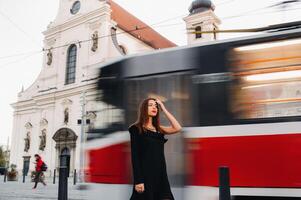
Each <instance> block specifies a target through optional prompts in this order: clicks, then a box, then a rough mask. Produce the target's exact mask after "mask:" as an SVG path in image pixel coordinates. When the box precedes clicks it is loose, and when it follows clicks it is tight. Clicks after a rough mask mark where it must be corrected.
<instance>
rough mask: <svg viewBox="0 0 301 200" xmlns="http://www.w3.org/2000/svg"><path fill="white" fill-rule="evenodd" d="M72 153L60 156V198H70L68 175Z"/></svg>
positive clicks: (60, 199)
mask: <svg viewBox="0 0 301 200" xmlns="http://www.w3.org/2000/svg"><path fill="white" fill-rule="evenodd" d="M68 159H70V155H68V154H64V153H63V154H62V155H61V156H60V171H59V195H58V200H68V176H69V174H68V173H69V169H68V166H67V161H68Z"/></svg>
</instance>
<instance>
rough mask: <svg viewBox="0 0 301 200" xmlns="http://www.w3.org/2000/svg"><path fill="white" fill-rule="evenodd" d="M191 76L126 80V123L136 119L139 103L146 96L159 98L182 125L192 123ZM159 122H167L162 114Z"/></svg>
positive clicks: (165, 76)
mask: <svg viewBox="0 0 301 200" xmlns="http://www.w3.org/2000/svg"><path fill="white" fill-rule="evenodd" d="M190 77H191V76H190V75H164V76H163V75H162V76H150V77H143V78H137V79H129V80H127V81H126V83H125V85H126V96H127V109H126V110H127V114H126V116H127V117H126V120H127V124H132V123H134V122H135V121H136V119H137V108H138V105H139V103H140V102H141V101H142V100H143V99H145V98H148V97H155V98H159V99H161V100H162V101H163V102H164V104H165V105H166V107H167V108H168V109H170V110H172V113H173V114H174V115H175V117H176V118H177V119H178V120H179V121H180V123H181V124H182V126H189V125H191V124H192V117H191V113H192V112H191V106H192V103H191V101H192V100H191V78H190ZM161 119H162V120H161V123H162V124H163V125H164V124H167V119H166V118H165V117H164V115H162V118H161Z"/></svg>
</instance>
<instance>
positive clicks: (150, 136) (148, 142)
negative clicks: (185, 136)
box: [129, 125, 174, 200]
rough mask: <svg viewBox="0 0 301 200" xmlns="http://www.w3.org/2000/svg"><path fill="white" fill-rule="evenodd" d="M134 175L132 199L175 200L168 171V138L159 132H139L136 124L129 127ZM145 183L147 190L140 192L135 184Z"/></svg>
mask: <svg viewBox="0 0 301 200" xmlns="http://www.w3.org/2000/svg"><path fill="white" fill-rule="evenodd" d="M129 132H130V136H131V154H132V166H133V175H134V186H133V193H132V196H131V199H130V200H174V197H173V195H172V193H171V190H170V185H169V182H168V177H167V173H166V163H165V156H164V143H165V142H166V141H167V139H165V138H164V135H163V134H161V133H158V132H153V131H146V132H143V133H139V129H138V127H136V126H134V125H133V126H131V127H130V128H129ZM139 183H144V188H145V191H144V192H143V193H138V192H137V191H136V190H135V185H136V184H139Z"/></svg>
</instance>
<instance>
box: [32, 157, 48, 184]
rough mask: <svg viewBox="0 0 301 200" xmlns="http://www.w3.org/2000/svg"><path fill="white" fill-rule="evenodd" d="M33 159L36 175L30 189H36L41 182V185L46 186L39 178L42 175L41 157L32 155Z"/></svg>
mask: <svg viewBox="0 0 301 200" xmlns="http://www.w3.org/2000/svg"><path fill="white" fill-rule="evenodd" d="M34 157H35V159H36V163H35V164H36V175H35V179H34V182H35V184H34V186H33V188H32V189H36V188H37V185H38V182H39V181H41V182H42V183H43V185H44V186H46V183H45V182H44V180H43V179H42V178H41V177H42V175H43V171H42V165H43V160H42V158H41V156H39V155H38V154H35V155H34Z"/></svg>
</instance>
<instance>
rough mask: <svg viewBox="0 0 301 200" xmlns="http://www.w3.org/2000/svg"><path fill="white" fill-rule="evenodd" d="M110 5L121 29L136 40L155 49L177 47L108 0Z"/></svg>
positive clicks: (112, 15) (114, 18) (113, 16)
mask: <svg viewBox="0 0 301 200" xmlns="http://www.w3.org/2000/svg"><path fill="white" fill-rule="evenodd" d="M108 3H109V4H110V6H111V9H112V13H111V17H112V19H113V20H114V21H115V22H117V26H118V27H119V28H120V29H122V30H124V31H126V32H128V33H129V34H131V35H132V36H134V37H135V38H137V39H139V40H141V41H143V42H144V43H146V44H148V45H149V46H151V47H153V48H155V49H159V48H160V49H163V48H169V47H175V46H177V45H176V44H174V43H173V42H171V41H169V40H168V39H166V38H165V37H163V36H162V35H160V34H159V33H158V32H156V31H155V30H154V29H152V28H151V27H149V26H148V25H147V24H145V23H144V22H142V21H141V20H139V19H138V18H137V17H135V16H134V15H132V14H130V13H129V12H128V11H126V10H125V9H124V8H122V7H121V6H119V5H118V4H117V3H115V2H114V1H113V0H108ZM135 29H137V30H135Z"/></svg>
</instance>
